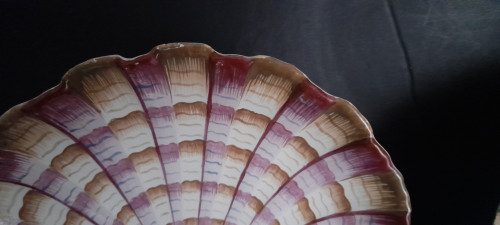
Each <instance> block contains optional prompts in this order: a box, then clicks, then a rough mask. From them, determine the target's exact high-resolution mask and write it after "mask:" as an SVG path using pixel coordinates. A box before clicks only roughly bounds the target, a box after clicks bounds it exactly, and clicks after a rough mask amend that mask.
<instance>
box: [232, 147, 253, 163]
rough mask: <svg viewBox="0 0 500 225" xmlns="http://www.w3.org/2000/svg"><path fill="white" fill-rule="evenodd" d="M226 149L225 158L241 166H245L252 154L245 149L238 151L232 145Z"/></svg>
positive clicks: (238, 149)
mask: <svg viewBox="0 0 500 225" xmlns="http://www.w3.org/2000/svg"><path fill="white" fill-rule="evenodd" d="M226 149H227V152H226V156H227V157H228V158H229V159H231V160H234V161H237V162H240V163H242V164H246V163H247V161H248V158H250V155H251V154H252V153H251V152H250V151H248V150H246V149H240V148H238V147H236V146H233V145H230V146H227V147H226Z"/></svg>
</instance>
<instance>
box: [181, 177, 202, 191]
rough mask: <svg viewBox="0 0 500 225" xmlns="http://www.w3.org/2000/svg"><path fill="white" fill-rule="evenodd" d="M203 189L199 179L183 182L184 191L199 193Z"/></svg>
mask: <svg viewBox="0 0 500 225" xmlns="http://www.w3.org/2000/svg"><path fill="white" fill-rule="evenodd" d="M200 190H201V182H200V181H197V180H193V181H183V182H182V193H183V194H190V193H199V192H200Z"/></svg>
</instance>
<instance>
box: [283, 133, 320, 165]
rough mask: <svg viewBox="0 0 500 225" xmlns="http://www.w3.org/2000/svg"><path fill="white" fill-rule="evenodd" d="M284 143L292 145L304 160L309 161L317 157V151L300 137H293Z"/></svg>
mask: <svg viewBox="0 0 500 225" xmlns="http://www.w3.org/2000/svg"><path fill="white" fill-rule="evenodd" d="M286 145H289V146H290V147H292V149H293V150H295V151H296V152H297V153H298V154H299V155H300V156H301V157H302V158H304V159H305V161H308V162H310V161H313V160H314V159H316V158H318V157H319V155H318V152H317V151H316V150H314V148H312V147H311V146H309V144H307V142H306V140H304V138H302V137H293V138H292V139H290V140H289V141H288V142H287V143H286Z"/></svg>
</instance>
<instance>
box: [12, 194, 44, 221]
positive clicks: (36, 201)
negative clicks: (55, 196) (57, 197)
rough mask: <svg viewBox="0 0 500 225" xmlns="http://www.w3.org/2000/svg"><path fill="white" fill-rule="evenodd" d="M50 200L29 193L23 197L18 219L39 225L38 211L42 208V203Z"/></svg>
mask: <svg viewBox="0 0 500 225" xmlns="http://www.w3.org/2000/svg"><path fill="white" fill-rule="evenodd" d="M49 199H50V198H49V197H48V196H45V195H43V194H41V193H39V192H36V191H29V192H28V193H26V195H24V198H23V207H22V208H21V210H19V218H20V219H21V220H23V221H24V222H27V223H35V224H37V223H40V222H42V221H39V220H38V218H37V214H38V210H39V208H40V207H43V206H44V204H43V202H44V201H48V200H49Z"/></svg>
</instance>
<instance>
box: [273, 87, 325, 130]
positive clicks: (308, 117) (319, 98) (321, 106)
mask: <svg viewBox="0 0 500 225" xmlns="http://www.w3.org/2000/svg"><path fill="white" fill-rule="evenodd" d="M298 89H299V90H300V91H301V92H300V94H299V95H298V96H296V97H295V98H294V99H293V100H292V101H291V102H290V104H289V105H288V107H287V108H286V109H285V110H284V111H283V114H281V115H280V117H279V119H278V121H277V122H278V123H281V124H283V125H284V126H285V127H286V129H287V130H289V131H291V132H292V133H295V132H297V131H300V130H301V129H302V128H304V127H305V126H306V125H308V124H309V123H311V122H312V121H313V120H315V119H316V118H318V117H319V116H320V115H321V114H322V113H323V112H324V111H325V110H327V109H328V108H330V107H331V106H332V105H333V104H335V97H333V96H331V95H329V94H327V93H325V92H324V91H323V90H321V89H320V88H319V87H317V86H316V85H314V84H313V83H311V82H310V81H309V80H305V81H304V82H302V83H301V84H300V87H299V88H298Z"/></svg>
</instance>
